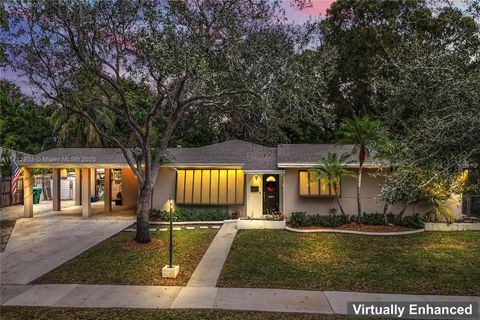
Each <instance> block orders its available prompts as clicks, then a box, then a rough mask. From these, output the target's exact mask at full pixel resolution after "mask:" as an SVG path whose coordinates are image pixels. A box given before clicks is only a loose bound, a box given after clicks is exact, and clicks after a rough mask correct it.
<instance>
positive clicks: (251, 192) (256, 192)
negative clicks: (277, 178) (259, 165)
mask: <svg viewBox="0 0 480 320" xmlns="http://www.w3.org/2000/svg"><path fill="white" fill-rule="evenodd" d="M245 177H246V179H247V183H246V185H247V190H246V193H247V197H246V199H247V206H246V207H247V217H249V218H254V219H261V218H262V215H263V194H262V192H263V185H262V180H263V176H262V175H261V174H247V175H246V176H245Z"/></svg>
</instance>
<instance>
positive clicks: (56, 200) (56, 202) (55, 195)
mask: <svg viewBox="0 0 480 320" xmlns="http://www.w3.org/2000/svg"><path fill="white" fill-rule="evenodd" d="M52 178H53V179H52V182H53V188H52V200H53V211H60V210H61V209H60V169H53V174H52Z"/></svg>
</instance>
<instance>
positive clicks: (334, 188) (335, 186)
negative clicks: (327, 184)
mask: <svg viewBox="0 0 480 320" xmlns="http://www.w3.org/2000/svg"><path fill="white" fill-rule="evenodd" d="M333 191H335V198H336V199H337V203H338V206H339V207H340V212H341V213H342V215H345V211H343V207H342V204H341V203H340V197H339V196H338V191H337V184H334V185H333Z"/></svg>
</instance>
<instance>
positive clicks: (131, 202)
mask: <svg viewBox="0 0 480 320" xmlns="http://www.w3.org/2000/svg"><path fill="white" fill-rule="evenodd" d="M137 195H138V182H137V177H136V176H135V174H134V173H133V171H132V169H130V168H125V169H122V198H123V206H124V207H125V208H135V207H136V206H137ZM115 196H116V195H114V197H115Z"/></svg>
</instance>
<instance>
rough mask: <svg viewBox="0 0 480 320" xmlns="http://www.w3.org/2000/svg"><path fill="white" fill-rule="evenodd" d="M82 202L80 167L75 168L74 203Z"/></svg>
mask: <svg viewBox="0 0 480 320" xmlns="http://www.w3.org/2000/svg"><path fill="white" fill-rule="evenodd" d="M81 204H82V169H75V205H76V206H79V205H81Z"/></svg>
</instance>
